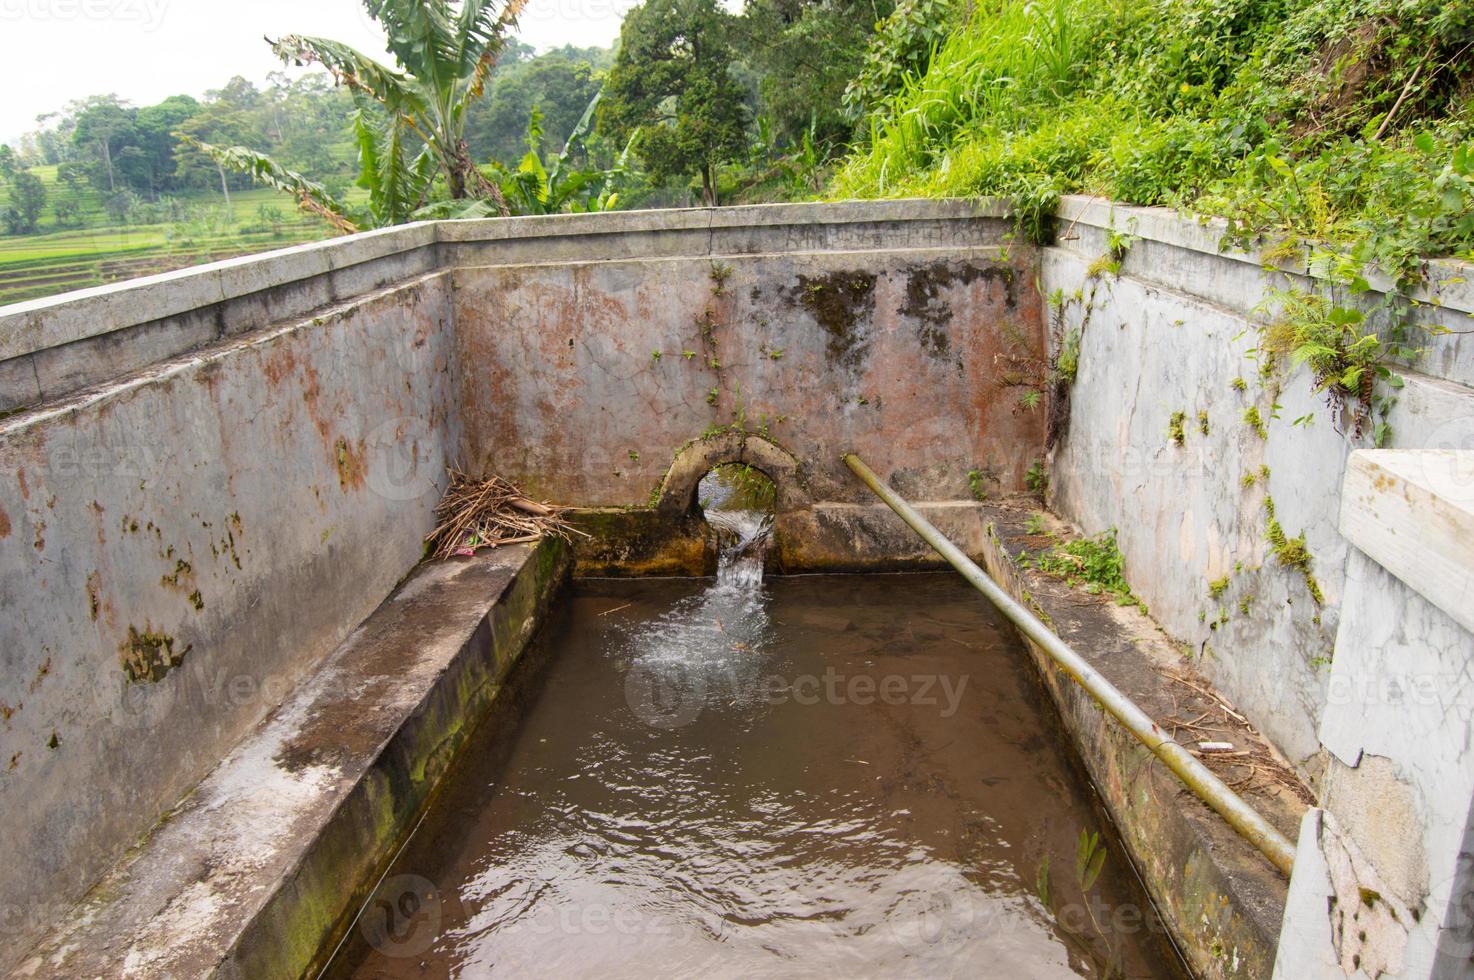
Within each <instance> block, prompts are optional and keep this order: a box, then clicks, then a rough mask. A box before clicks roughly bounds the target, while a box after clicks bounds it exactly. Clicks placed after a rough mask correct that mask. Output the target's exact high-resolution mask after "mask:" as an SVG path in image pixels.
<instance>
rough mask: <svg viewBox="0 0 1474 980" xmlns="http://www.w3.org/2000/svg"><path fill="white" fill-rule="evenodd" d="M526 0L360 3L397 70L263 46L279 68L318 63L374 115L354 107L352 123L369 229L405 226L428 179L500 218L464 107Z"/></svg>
mask: <svg viewBox="0 0 1474 980" xmlns="http://www.w3.org/2000/svg"><path fill="white" fill-rule="evenodd" d="M526 2H527V0H458V2H457V0H364V7H365V9H366V10H367V11H368V13H369V15H370V16H371V17H373V18H374V20H376V21H378V22H379V24H380V25H382V26H383V28H384V31H385V33H386V34H387V36H388V41H389V51H390V53H391V54H393V55H394V60H395V61H396V62H397V63H398V68H397V69H394V68H389V67H387V66H385V65H382V64H380V63H379V62H377V61H375V60H374V59H372V58H369V57H368V56H366V55H364V54H362V53H360V52H359V51H357V50H355V49H354V48H352V47H350V46H348V45H346V44H342V43H340V42H338V41H333V40H330V39H328V38H321V37H306V36H303V35H300V34H289V35H287V36H285V37H282V38H280V39H279V40H276V41H271V40H270V39H269V38H268V39H267V40H268V43H270V44H271V46H272V49H273V50H274V51H275V52H276V54H277V56H278V57H280V58H281V59H282V60H283V61H287V62H291V63H293V64H296V65H308V64H319V65H322V66H323V67H324V68H326V69H327V70H328V71H329V72H331V73H332V75H333V77H334V78H335V79H337V81H338V82H339V84H342V85H346V86H348V87H349V88H350V89H352V90H353V92H354V93H355V94H356V95H358V96H361V97H362V98H363V99H364V100H372V102H374V103H377V106H378V107H379V109H380V110H381V111H372V110H371V109H370V107H368V106H360V108H359V111H358V113H357V114H356V116H355V119H354V130H355V134H356V136H357V138H358V145H359V153H360V162H361V164H362V168H361V175H360V178H359V183H360V185H361V186H363V187H365V188H367V189H368V191H369V210H370V211H371V212H373V214H374V218H375V221H376V223H379V224H395V223H397V222H401V221H405V220H407V219H408V218H409V216H410V215H411V214H412V213H413V212H414V211H415V210H417V209H418V208H420V207H421V206H423V205H424V203H425V200H426V198H427V197H428V195H429V191H430V187H431V185H432V184H433V183H434V180H435V178H436V177H442V178H444V180H445V186H446V188H447V190H448V192H449V194H450V197H451V199H452V200H457V201H460V200H465V199H467V198H489V199H490V200H491V202H492V203H493V204H494V205H495V206H496V208H497V210H498V211H499V212H501V213H506V206H505V202H504V201H503V200H502V198H501V190H500V188H498V187H497V186H496V185H495V184H494V183H492V182H491V181H488V180H487V179H486V178H485V177H483V176H482V174H481V172H480V171H479V170H477V169H476V165H475V164H474V163H473V162H472V160H471V154H470V152H469V151H468V150H467V148H466V141H465V136H464V134H465V126H466V110H467V108H468V107H469V106H470V105H471V103H472V102H474V101H476V99H478V98H480V97H481V94H482V92H483V91H484V90H485V88H486V82H487V79H488V78H489V77H490V76H491V72H492V69H493V68H494V67H495V66H496V59H497V56H498V55H499V54H500V53H501V51H502V48H503V46H504V45H505V44H506V40H507V33H508V31H509V30H510V29H511V28H512V27H514V26H515V24H516V21H517V16H518V14H520V13H521V11H522V8H523V7H524V6H525V5H526Z"/></svg>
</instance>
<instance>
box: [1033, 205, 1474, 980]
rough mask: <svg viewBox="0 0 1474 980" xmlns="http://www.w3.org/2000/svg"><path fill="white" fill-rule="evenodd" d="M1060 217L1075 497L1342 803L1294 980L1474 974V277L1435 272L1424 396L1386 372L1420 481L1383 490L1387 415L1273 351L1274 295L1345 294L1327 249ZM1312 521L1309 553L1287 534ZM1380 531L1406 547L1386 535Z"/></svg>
mask: <svg viewBox="0 0 1474 980" xmlns="http://www.w3.org/2000/svg"><path fill="white" fill-rule="evenodd" d="M1060 219H1061V220H1060V228H1061V230H1062V232H1063V234H1062V237H1061V240H1060V242H1059V244H1058V246H1057V247H1054V248H1050V249H1047V250H1045V252H1044V254H1043V256H1042V259H1041V282H1042V284H1043V287H1044V289H1045V290H1046V291H1048V292H1052V293H1054V295H1055V302H1054V303H1052V304H1051V309H1050V313H1049V316H1050V319H1051V333H1052V335H1053V342H1054V343H1055V344H1056V345H1058V344H1059V343H1060V342H1061V341H1062V340H1064V339H1065V338H1067V337H1068V336H1069V335H1070V332H1071V331H1075V332H1078V334H1079V337H1080V356H1079V371H1078V376H1077V378H1076V380H1075V383H1074V384H1073V386H1072V387H1071V390H1070V407H1071V413H1070V418H1069V424H1068V429H1067V432H1066V434H1065V436H1064V438H1063V439H1062V441H1061V442H1060V444H1059V445H1058V446H1057V447H1056V448H1055V450H1054V451H1053V453H1052V454H1051V456H1050V460H1049V470H1050V496H1049V499H1050V502H1051V504H1052V505H1053V506H1054V507H1055V508H1056V509H1057V510H1059V511H1060V512H1061V513H1062V514H1064V515H1065V516H1067V517H1069V518H1071V519H1072V520H1074V521H1075V522H1077V523H1078V524H1080V525H1082V526H1083V527H1084V529H1085V530H1086V531H1087V532H1096V531H1100V530H1103V529H1105V528H1107V527H1111V526H1114V527H1116V528H1117V529H1118V535H1117V539H1118V541H1119V544H1120V548H1121V552H1122V554H1123V556H1124V559H1125V574H1126V578H1127V579H1128V580H1129V581H1130V583H1131V586H1132V588H1133V589H1134V590H1135V591H1136V593H1137V594H1138V595H1140V596H1141V598H1142V599H1143V600H1145V602H1146V603H1147V605H1148V606H1149V607H1150V609H1151V612H1152V615H1153V618H1155V619H1156V621H1157V622H1158V623H1160V624H1161V625H1162V627H1163V628H1164V629H1165V630H1166V631H1167V632H1168V634H1170V635H1171V636H1172V637H1173V638H1174V639H1175V640H1176V641H1177V642H1178V643H1179V645H1180V647H1181V650H1182V654H1183V656H1184V657H1185V658H1187V659H1189V660H1191V661H1192V662H1193V663H1194V665H1195V666H1197V667H1198V668H1199V669H1200V670H1201V671H1202V672H1203V673H1205V674H1206V675H1208V676H1209V677H1210V678H1211V679H1212V680H1213V682H1214V683H1215V684H1216V685H1217V686H1218V688H1219V689H1220V690H1221V691H1222V692H1223V693H1224V694H1226V695H1227V696H1228V697H1229V698H1230V699H1231V700H1232V701H1233V702H1234V703H1235V705H1236V706H1237V708H1238V710H1239V711H1241V712H1242V713H1243V714H1244V715H1245V716H1247V718H1248V719H1249V720H1250V721H1251V722H1252V723H1253V724H1254V725H1255V726H1256V727H1257V728H1258V729H1259V730H1260V731H1262V732H1263V733H1264V734H1266V735H1267V736H1269V738H1270V740H1271V741H1272V742H1273V743H1274V744H1275V745H1276V746H1277V747H1278V748H1279V749H1280V750H1281V751H1282V752H1283V753H1284V754H1285V755H1286V756H1288V758H1289V759H1290V760H1291V761H1292V762H1293V763H1294V764H1295V766H1296V767H1297V768H1298V769H1299V771H1300V772H1301V774H1302V775H1303V776H1304V777H1305V778H1306V779H1307V780H1309V781H1310V782H1311V783H1312V785H1314V786H1315V788H1316V790H1317V794H1318V797H1319V802H1320V804H1321V807H1322V809H1316V810H1314V811H1312V813H1311V814H1310V815H1309V816H1308V817H1307V819H1306V823H1305V825H1304V827H1303V830H1302V834H1301V839H1300V847H1299V856H1298V857H1297V862H1296V868H1297V870H1296V876H1295V880H1294V881H1293V882H1292V886H1291V894H1292V901H1291V912H1290V915H1289V916H1288V917H1287V918H1286V921H1285V924H1284V933H1283V936H1282V938H1281V944H1280V955H1281V958H1282V965H1281V967H1280V968H1279V973H1278V974H1277V975H1281V976H1286V977H1301V976H1339V975H1343V972H1344V973H1346V974H1349V973H1354V972H1355V971H1356V970H1357V969H1358V968H1360V969H1363V970H1364V972H1365V974H1366V975H1369V976H1375V975H1378V971H1379V970H1386V971H1387V972H1389V973H1392V974H1396V975H1402V976H1418V977H1422V976H1443V975H1450V976H1452V975H1465V973H1464V972H1463V971H1467V968H1468V955H1469V952H1470V950H1474V939H1471V937H1474V931H1471V929H1470V926H1469V916H1468V911H1467V910H1468V909H1469V908H1470V907H1471V896H1474V866H1471V864H1470V862H1469V861H1468V858H1467V853H1468V850H1469V849H1468V845H1467V841H1468V839H1469V837H1468V834H1469V831H1468V828H1469V827H1470V826H1474V820H1471V811H1470V796H1471V793H1474V777H1471V776H1470V773H1471V772H1474V753H1471V752H1470V751H1469V748H1468V746H1469V744H1470V735H1471V732H1474V714H1471V711H1470V708H1469V705H1470V703H1471V694H1470V687H1469V683H1468V680H1467V676H1468V662H1469V659H1470V657H1471V656H1474V633H1470V632H1469V629H1468V626H1467V624H1464V625H1460V616H1461V614H1466V613H1467V611H1468V607H1469V604H1470V601H1471V595H1474V593H1471V592H1470V591H1469V589H1468V588H1466V587H1465V583H1466V580H1467V579H1468V577H1469V575H1470V574H1471V572H1474V569H1471V565H1474V558H1471V557H1470V556H1471V555H1474V549H1471V548H1469V547H1468V546H1467V544H1466V545H1465V546H1464V547H1462V548H1460V547H1459V546H1458V545H1457V544H1453V542H1460V541H1462V542H1467V541H1469V540H1470V539H1469V537H1468V534H1467V532H1465V531H1461V530H1460V525H1459V523H1458V521H1457V520H1455V519H1454V517H1453V516H1452V515H1457V514H1460V513H1467V512H1469V511H1470V510H1471V509H1474V277H1471V276H1470V272H1471V271H1474V269H1471V266H1470V264H1469V263H1459V262H1451V261H1433V262H1429V263H1428V264H1427V268H1426V270H1425V271H1426V273H1427V275H1426V280H1425V282H1424V284H1423V285H1422V286H1420V287H1419V288H1417V289H1415V290H1414V291H1413V292H1412V294H1411V297H1410V298H1411V299H1412V300H1413V301H1414V303H1415V305H1414V306H1413V307H1412V312H1411V316H1412V319H1413V320H1414V322H1417V323H1421V324H1422V325H1424V326H1440V327H1443V328H1446V330H1447V331H1449V332H1446V333H1438V332H1433V333H1425V334H1420V335H1419V338H1418V339H1419V342H1420V344H1421V346H1423V347H1424V348H1425V349H1424V351H1423V353H1422V354H1421V355H1420V356H1419V357H1417V358H1415V359H1413V360H1412V361H1411V362H1410V363H1409V364H1408V365H1406V366H1402V367H1396V366H1395V370H1396V373H1397V374H1398V376H1399V378H1400V381H1401V387H1398V388H1391V387H1388V386H1380V385H1379V388H1378V393H1379V395H1385V396H1389V397H1391V398H1393V399H1395V404H1393V405H1392V406H1391V407H1390V410H1388V411H1387V412H1386V414H1385V422H1386V423H1387V425H1388V430H1389V431H1388V435H1387V439H1386V445H1387V447H1388V451H1390V452H1391V453H1392V454H1393V455H1392V457H1389V459H1399V458H1401V459H1403V460H1404V462H1403V463H1401V464H1398V465H1397V466H1393V465H1392V464H1391V463H1390V462H1389V463H1388V464H1387V465H1388V466H1389V468H1390V469H1389V473H1390V472H1391V471H1392V470H1394V469H1395V470H1396V471H1397V472H1399V473H1402V474H1404V475H1405V476H1406V475H1413V476H1416V477H1417V479H1414V480H1404V479H1402V478H1401V477H1398V478H1394V477H1393V476H1390V475H1385V474H1384V475H1383V476H1380V477H1375V478H1373V477H1367V478H1364V479H1361V480H1360V481H1357V480H1352V479H1351V476H1352V475H1354V472H1355V467H1353V466H1351V463H1352V461H1353V460H1355V459H1358V458H1360V457H1361V454H1360V453H1358V450H1366V449H1367V448H1368V447H1370V446H1371V445H1372V442H1373V431H1372V429H1371V427H1370V426H1368V427H1366V428H1365V429H1363V430H1362V431H1360V432H1358V431H1356V426H1355V425H1354V423H1353V422H1352V420H1351V419H1350V418H1349V416H1347V415H1340V414H1337V413H1336V412H1334V411H1333V410H1332V409H1331V408H1330V407H1329V406H1328V404H1327V398H1326V396H1325V394H1324V393H1322V392H1319V391H1317V390H1315V386H1314V381H1313V378H1312V377H1311V374H1310V371H1309V370H1308V369H1306V368H1305V367H1303V366H1296V365H1293V364H1291V363H1289V362H1288V359H1282V360H1281V363H1279V364H1278V365H1277V366H1276V367H1274V368H1273V369H1272V370H1266V369H1265V360H1266V359H1265V358H1264V356H1263V355H1262V354H1261V353H1260V352H1259V346H1260V343H1261V338H1260V326H1261V325H1262V324H1263V323H1264V322H1265V320H1266V317H1267V316H1268V312H1267V310H1268V309H1270V308H1272V307H1269V308H1267V307H1265V306H1264V305H1263V304H1265V302H1266V301H1271V303H1272V300H1273V291H1274V290H1277V289H1278V290H1284V289H1301V290H1303V289H1310V288H1324V284H1320V286H1319V287H1317V284H1316V283H1315V281H1314V279H1313V277H1312V276H1311V275H1310V269H1309V267H1308V266H1307V265H1306V263H1305V261H1304V260H1303V259H1299V260H1296V259H1284V258H1276V259H1274V260H1273V261H1265V260H1263V259H1262V258H1261V257H1260V256H1258V255H1255V254H1247V253H1242V252H1235V251H1232V250H1229V251H1227V252H1221V251H1220V249H1219V241H1220V238H1221V236H1222V234H1223V232H1224V228H1223V227H1222V225H1221V224H1218V225H1216V226H1215V225H1214V224H1213V223H1202V224H1199V223H1195V222H1193V221H1190V220H1188V219H1186V218H1183V217H1180V216H1177V215H1174V214H1172V213H1170V212H1166V211H1163V210H1160V209H1143V208H1129V207H1112V206H1110V205H1109V204H1108V203H1102V202H1099V201H1087V200H1084V199H1073V200H1069V201H1067V202H1066V204H1065V207H1064V208H1063V209H1062V212H1061V215H1060ZM1113 244H1114V245H1116V246H1117V248H1118V251H1124V254H1123V255H1120V256H1119V266H1118V267H1117V263H1116V257H1115V256H1113V255H1112V254H1111V246H1112V245H1113ZM1373 284H1374V285H1376V283H1375V282H1374V283H1373ZM1381 285H1382V286H1383V287H1384V288H1385V287H1386V285H1387V284H1385V283H1383V284H1381ZM1380 299H1381V296H1380V295H1379V294H1377V293H1375V292H1373V293H1371V294H1369V295H1362V296H1345V295H1341V296H1339V297H1338V302H1343V303H1352V304H1359V305H1362V306H1364V307H1366V308H1368V309H1371V308H1373V307H1374V306H1375V304H1376V303H1377V302H1378V301H1379V300H1380ZM1368 322H1369V323H1372V324H1373V325H1379V326H1383V327H1385V325H1386V324H1385V323H1383V322H1381V321H1379V320H1378V319H1377V318H1376V317H1373V318H1372V319H1370V320H1369V321H1368ZM1354 453H1356V454H1357V455H1355V456H1354V455H1353V454H1354ZM1408 459H1411V460H1413V462H1407V461H1406V460H1408ZM1343 484H1344V486H1345V487H1347V488H1349V489H1346V490H1344V491H1343ZM1415 484H1423V485H1425V486H1422V487H1421V488H1418V487H1416V486H1415ZM1358 487H1359V488H1361V489H1357V488H1358ZM1373 498H1379V499H1380V502H1377V500H1376V499H1373ZM1435 498H1436V499H1435ZM1363 499H1372V500H1373V502H1372V503H1371V504H1365V503H1363V504H1357V501H1358V500H1363ZM1414 499H1416V501H1417V502H1416V503H1411V501H1413V500H1414ZM1354 505H1355V506H1354ZM1348 508H1352V509H1351V511H1350V512H1349V513H1351V514H1353V515H1354V516H1355V518H1356V519H1355V520H1354V521H1353V523H1352V525H1351V526H1349V527H1348V524H1347V519H1348V518H1347V515H1348ZM1358 508H1359V509H1358ZM1460 508H1462V510H1460ZM1301 535H1303V543H1304V549H1303V552H1302V553H1299V554H1297V551H1299V549H1298V548H1295V547H1292V548H1289V549H1286V548H1283V547H1277V546H1276V544H1277V541H1286V540H1289V541H1292V542H1293V540H1294V539H1296V538H1298V537H1299V536H1301ZM1378 541H1380V542H1384V543H1385V542H1388V541H1394V542H1397V546H1396V547H1395V548H1392V549H1391V550H1386V549H1384V550H1383V552H1382V553H1381V554H1382V557H1381V558H1376V557H1375V556H1374V555H1372V554H1371V553H1370V552H1368V551H1365V550H1363V549H1366V548H1371V549H1372V551H1373V552H1375V551H1376V550H1377V547H1376V546H1375V545H1374V542H1378ZM1460 556H1461V557H1460ZM1382 561H1385V562H1387V563H1388V564H1389V565H1391V566H1392V567H1391V569H1390V570H1389V568H1386V567H1383V566H1382V565H1381V564H1379V562H1382ZM1460 569H1461V570H1460ZM1296 896H1298V898H1296ZM1358 896H1360V897H1358ZM1370 896H1378V897H1377V898H1376V899H1375V900H1369V897H1370ZM1364 899H1368V900H1364ZM1358 964H1360V967H1358ZM1449 971H1452V972H1449Z"/></svg>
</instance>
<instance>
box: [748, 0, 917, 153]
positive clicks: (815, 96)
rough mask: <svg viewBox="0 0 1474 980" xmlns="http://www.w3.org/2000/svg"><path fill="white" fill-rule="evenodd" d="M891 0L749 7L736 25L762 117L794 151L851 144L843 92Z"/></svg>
mask: <svg viewBox="0 0 1474 980" xmlns="http://www.w3.org/2000/svg"><path fill="white" fill-rule="evenodd" d="M892 9H893V7H892V0H747V5H746V7H745V9H744V10H743V13H742V17H741V18H740V19H739V20H738V21H737V31H738V34H739V36H740V38H741V42H740V45H741V49H742V51H743V52H745V57H746V59H747V61H748V62H749V63H750V64H751V65H752V67H753V68H754V69H755V70H756V71H757V72H758V74H759V77H760V80H759V82H758V93H759V95H760V97H761V111H762V115H763V116H764V117H766V118H768V119H769V120H771V122H772V124H773V127H774V136H775V137H776V138H777V139H779V140H781V141H782V142H784V143H785V144H787V145H790V146H795V145H798V144H800V143H801V142H802V140H803V138H804V136H805V135H808V136H809V138H810V139H811V140H816V141H817V142H818V143H820V144H824V145H830V146H838V145H840V144H843V143H846V142H848V141H849V138H850V136H851V135H852V133H853V130H854V124H855V121H854V118H853V116H852V115H851V114H850V113H848V112H847V111H846V110H845V109H844V104H843V103H844V95H845V89H846V88H847V87H848V86H849V84H850V82H851V81H852V80H853V79H855V78H856V77H857V76H858V75H859V74H860V71H861V68H862V66H863V65H864V63H865V54H866V46H867V44H868V43H869V41H870V38H871V37H873V36H874V24H875V22H876V21H877V20H880V19H882V18H885V17H887V16H889V14H890V12H891V10H892Z"/></svg>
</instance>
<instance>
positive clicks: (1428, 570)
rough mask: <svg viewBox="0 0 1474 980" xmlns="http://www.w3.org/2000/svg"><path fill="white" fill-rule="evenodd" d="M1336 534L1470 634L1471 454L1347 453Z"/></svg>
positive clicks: (1473, 581) (1473, 607) (1473, 587)
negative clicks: (1349, 454)
mask: <svg viewBox="0 0 1474 980" xmlns="http://www.w3.org/2000/svg"><path fill="white" fill-rule="evenodd" d="M1341 533H1342V534H1343V535H1345V536H1346V540H1348V541H1350V542H1351V543H1352V544H1354V545H1356V547H1358V548H1360V549H1361V550H1362V551H1364V552H1365V553H1366V554H1367V556H1368V557H1370V558H1371V559H1373V560H1374V561H1376V562H1377V564H1379V565H1381V566H1382V567H1383V568H1385V569H1387V571H1389V572H1391V573H1392V574H1393V575H1395V576H1397V577H1398V578H1399V579H1401V580H1402V581H1403V582H1405V583H1407V585H1408V586H1409V587H1411V588H1412V589H1413V590H1414V591H1416V592H1417V593H1418V594H1419V595H1421V596H1422V597H1423V598H1425V599H1427V600H1428V601H1429V602H1431V603H1433V605H1435V606H1437V607H1438V608H1439V609H1441V610H1443V611H1444V612H1445V613H1447V614H1448V615H1449V616H1451V617H1453V619H1454V621H1455V622H1457V623H1458V624H1459V625H1460V626H1462V627H1464V628H1465V629H1467V630H1470V631H1474V567H1471V565H1470V561H1469V556H1470V554H1474V452H1461V451H1458V450H1453V449H1442V450H1439V449H1424V450H1409V449H1359V450H1357V451H1356V452H1354V453H1352V454H1351V458H1350V459H1349V460H1348V461H1347V464H1346V478H1345V482H1344V483H1343V485H1342V490H1341Z"/></svg>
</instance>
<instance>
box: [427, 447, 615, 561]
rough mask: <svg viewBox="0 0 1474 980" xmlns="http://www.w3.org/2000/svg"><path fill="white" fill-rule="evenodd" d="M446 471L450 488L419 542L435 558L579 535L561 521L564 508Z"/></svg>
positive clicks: (500, 483)
mask: <svg viewBox="0 0 1474 980" xmlns="http://www.w3.org/2000/svg"><path fill="white" fill-rule="evenodd" d="M449 473H450V486H449V487H448V488H447V489H446V491H445V496H444V497H442V498H441V499H440V503H439V504H438V505H436V507H435V530H433V531H431V532H430V534H429V536H427V537H426V538H425V541H426V542H427V543H428V544H429V546H430V554H431V555H433V556H434V557H436V558H441V559H445V558H451V557H453V556H455V555H463V554H471V553H473V552H474V551H475V550H476V549H477V548H495V547H496V546H497V545H502V544H519V543H521V542H525V541H536V540H537V539H538V538H540V537H542V536H543V535H544V534H551V535H553V536H555V537H559V538H562V539H563V540H565V541H566V540H568V536H569V535H570V534H580V535H582V534H583V532H582V531H580V530H578V529H577V528H575V527H573V526H572V525H571V524H569V523H568V522H567V521H565V520H564V519H563V517H562V513H563V510H564V508H562V507H555V506H553V505H552V504H544V503H539V502H538V501H536V500H531V499H529V498H528V497H526V496H523V494H522V491H521V490H518V489H517V488H516V487H515V486H513V485H512V484H510V483H508V482H507V481H506V480H503V479H501V478H500V477H496V476H494V477H492V478H491V479H489V480H477V479H473V478H472V477H469V476H467V475H466V474H465V473H462V472H461V471H460V470H458V469H456V468H455V467H451V468H450V469H449ZM584 536H585V537H587V535H584Z"/></svg>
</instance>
